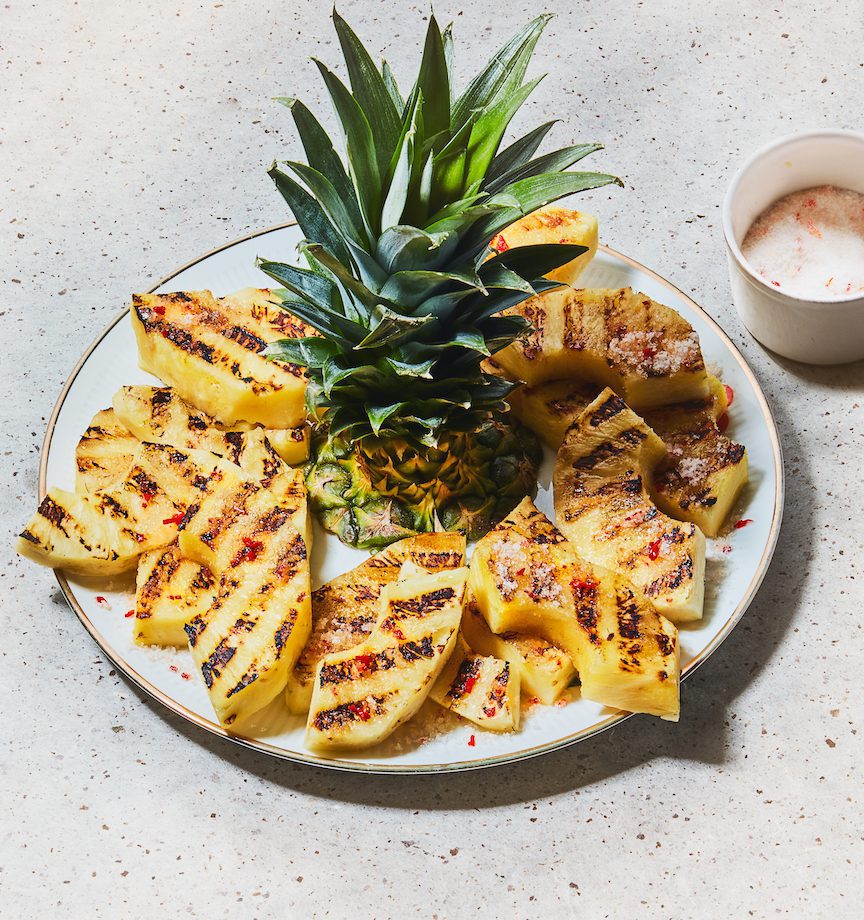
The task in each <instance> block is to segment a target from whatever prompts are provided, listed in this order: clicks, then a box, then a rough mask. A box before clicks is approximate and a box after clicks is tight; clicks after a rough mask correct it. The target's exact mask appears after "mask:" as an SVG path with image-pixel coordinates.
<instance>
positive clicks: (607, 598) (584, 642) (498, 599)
mask: <svg viewBox="0 0 864 920" xmlns="http://www.w3.org/2000/svg"><path fill="white" fill-rule="evenodd" d="M470 589H471V594H472V596H473V598H474V601H475V603H476V604H477V607H478V608H479V610H480V612H481V613H482V614H483V616H484V618H485V619H486V622H487V624H488V627H489V629H490V630H491V631H492V632H493V633H497V634H499V635H500V634H505V633H509V632H518V633H528V634H532V635H539V636H542V637H543V638H545V639H547V640H548V641H549V642H550V643H552V644H554V645H555V646H557V647H559V648H562V649H564V650H565V651H566V652H567V654H568V655H569V656H570V658H571V659H572V661H573V663H574V664H575V666H576V670H577V671H578V673H579V679H580V681H581V685H582V690H581V692H582V696H583V697H585V698H586V699H590V700H594V701H595V702H598V703H601V704H603V705H606V706H612V707H615V708H618V709H626V710H627V711H629V712H645V713H650V714H652V715H657V716H661V717H662V718H664V719H671V720H675V719H677V718H678V713H679V698H678V683H679V677H680V664H679V651H678V632H677V630H676V628H675V626H674V625H673V624H672V623H670V622H669V621H668V620H666V619H665V617H663V616H660V615H659V614H658V613H657V612H656V611H655V610H654V609H653V608H652V607H651V605H650V604H648V603H646V602H645V600H644V599H643V598H642V597H641V596H639V595H638V594H636V593H635V591H634V590H633V589H632V587H631V586H630V585H629V584H628V583H627V582H626V580H625V579H624V578H623V577H621V576H620V575H619V574H617V573H615V572H612V571H609V570H606V569H604V568H602V567H601V566H597V565H592V564H591V563H589V562H587V561H585V560H584V559H582V558H581V557H580V556H579V555H578V553H577V552H576V551H575V549H574V547H572V546H571V545H570V544H569V542H568V541H567V540H566V539H565V537H564V535H563V534H562V533H561V532H560V531H559V530H558V529H557V528H556V527H555V526H554V525H553V524H552V523H551V521H549V520H548V518H546V517H545V515H543V514H542V513H541V512H540V511H539V510H538V509H537V508H536V507H535V506H534V505H533V503H532V502H531V500H530V499H528V498H526V499H524V500H523V501H522V503H521V504H520V505H519V506H517V508H515V509H514V511H512V512H511V513H510V514H509V515H508V516H507V517H506V518H505V519H504V520H503V521H502V522H501V524H499V525H498V526H497V527H496V528H495V529H494V530H492V531H490V532H489V533H488V534H486V536H485V537H483V538H481V539H480V540H479V541H478V543H477V545H476V546H475V548H474V553H473V555H472V557H471V574H470Z"/></svg>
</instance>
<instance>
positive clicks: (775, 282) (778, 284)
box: [771, 280, 780, 287]
mask: <svg viewBox="0 0 864 920" xmlns="http://www.w3.org/2000/svg"><path fill="white" fill-rule="evenodd" d="M771 284H773V285H774V287H780V282H779V281H773V280H772V282H771Z"/></svg>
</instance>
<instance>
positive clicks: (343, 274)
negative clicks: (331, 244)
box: [301, 243, 378, 310]
mask: <svg viewBox="0 0 864 920" xmlns="http://www.w3.org/2000/svg"><path fill="white" fill-rule="evenodd" d="M301 248H302V249H303V250H304V251H305V252H307V253H308V254H309V255H311V256H312V258H313V259H314V260H315V261H316V262H318V263H319V264H320V265H321V266H322V268H323V269H324V270H325V271H327V272H328V273H329V274H330V275H331V276H332V278H333V280H334V281H335V282H336V284H338V285H339V286H340V287H341V288H342V289H343V290H344V291H345V292H346V293H347V294H348V295H349V297H350V298H351V299H353V300H354V301H356V302H357V303H360V304H362V305H363V306H364V307H366V308H367V309H369V310H371V309H372V307H374V306H375V304H376V303H377V302H378V297H377V296H376V295H375V293H374V292H373V291H370V290H369V288H368V287H366V285H365V284H363V282H362V281H358V280H357V279H356V278H355V277H354V276H353V275H352V274H351V272H350V271H349V270H348V269H347V268H346V267H345V266H344V265H343V264H342V263H341V262H339V261H338V259H334V258H333V256H331V255H330V253H329V252H328V251H327V250H326V249H324V248H323V247H322V246H319V245H318V244H317V243H312V244H307V245H305V246H302V247H301Z"/></svg>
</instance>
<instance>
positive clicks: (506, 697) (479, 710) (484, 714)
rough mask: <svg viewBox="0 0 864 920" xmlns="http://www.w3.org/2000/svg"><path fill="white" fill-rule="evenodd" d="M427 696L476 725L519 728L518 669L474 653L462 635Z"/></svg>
mask: <svg viewBox="0 0 864 920" xmlns="http://www.w3.org/2000/svg"><path fill="white" fill-rule="evenodd" d="M429 696H430V698H431V699H433V700H434V701H435V702H436V703H438V705H439V706H443V707H444V709H448V710H450V712H455V713H456V715H458V716H461V717H462V718H463V719H467V720H468V721H469V722H473V723H474V724H475V725H476V726H478V728H483V729H485V730H487V731H494V732H514V731H518V730H519V716H520V708H519V699H520V672H519V671H518V669H516V668H515V667H513V666H512V665H511V664H510V662H509V661H507V660H506V659H502V658H495V657H493V656H484V655H475V654H474V653H473V652H472V651H471V649H470V648H469V647H468V646H467V645H466V643H465V641H464V639H462V637H461V636H460V638H459V639H458V640H457V644H456V648H455V649H454V650H453V654H452V655H451V656H450V660H449V661H448V662H447V664H446V665H445V666H444V670H443V671H442V672H441V674H440V676H439V677H438V680H436V681H435V683H434V685H433V687H432V690H431V691H430V693H429Z"/></svg>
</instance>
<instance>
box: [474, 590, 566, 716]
mask: <svg viewBox="0 0 864 920" xmlns="http://www.w3.org/2000/svg"><path fill="white" fill-rule="evenodd" d="M462 633H463V635H464V636H465V639H466V641H467V643H468V645H469V646H470V647H471V648H472V649H473V650H474V651H475V652H477V653H478V654H480V655H489V656H491V657H494V658H502V659H504V660H505V661H508V662H509V663H510V666H511V667H512V668H513V669H514V670H515V672H517V673H518V674H519V677H520V682H521V686H522V689H523V691H524V693H525V696H527V697H536V698H537V699H538V700H539V701H540V702H541V703H543V704H544V705H545V706H551V705H552V704H553V703H554V702H555V701H556V700H558V699H560V698H561V695H562V694H563V693H564V691H565V690H566V689H567V687H569V686H570V684H571V683H572V682H573V679H574V678H575V677H576V668H575V667H574V665H573V660H572V659H571V658H570V656H569V655H568V654H567V653H566V652H565V651H564V650H563V649H560V648H557V647H556V646H554V645H552V644H551V643H550V642H547V641H546V640H545V639H541V638H540V637H539V636H532V635H529V634H527V633H518V632H504V633H502V634H501V635H498V634H497V633H493V632H492V630H491V629H489V626H488V624H487V623H486V620H485V618H484V617H483V614H482V613H480V610H479V609H478V607H477V605H476V603H474V602H473V601H472V602H471V603H470V604H469V605H468V606H467V607H466V609H465V615H464V617H463V618H462Z"/></svg>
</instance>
